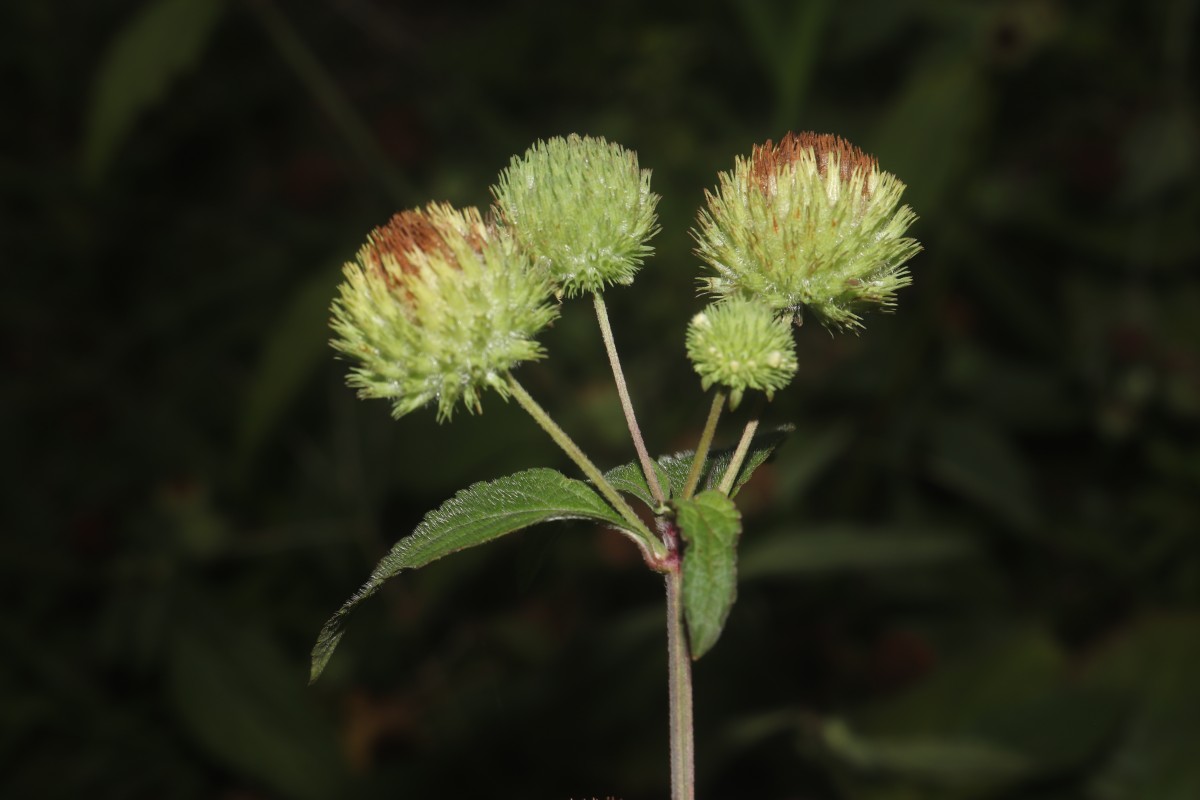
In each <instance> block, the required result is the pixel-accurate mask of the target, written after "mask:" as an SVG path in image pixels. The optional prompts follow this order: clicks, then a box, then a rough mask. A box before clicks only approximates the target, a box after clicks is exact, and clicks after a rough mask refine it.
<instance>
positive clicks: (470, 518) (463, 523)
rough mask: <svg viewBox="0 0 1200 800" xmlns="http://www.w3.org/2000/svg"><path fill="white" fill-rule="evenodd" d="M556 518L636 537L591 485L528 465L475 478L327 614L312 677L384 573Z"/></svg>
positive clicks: (314, 654)
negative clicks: (585, 521) (485, 479)
mask: <svg viewBox="0 0 1200 800" xmlns="http://www.w3.org/2000/svg"><path fill="white" fill-rule="evenodd" d="M560 519H591V520H596V521H597V522H603V523H606V524H608V525H612V526H613V527H614V528H617V529H619V530H621V531H622V532H623V533H625V534H626V535H628V536H630V537H631V538H634V539H637V534H636V533H633V532H631V531H629V529H628V528H629V526H628V523H626V522H625V521H624V520H623V519H622V518H621V516H620V515H619V514H617V512H616V511H614V510H613V509H612V507H610V506H609V505H608V504H607V503H605V502H604V500H603V499H602V498H601V497H600V495H598V494H596V492H595V491H594V490H593V489H592V488H591V487H590V486H588V485H587V484H586V483H584V482H583V481H578V480H574V479H573V478H568V477H566V476H565V475H563V474H561V473H559V472H556V471H555V470H552V469H530V470H525V471H524V472H518V473H516V474H514V475H509V476H507V477H504V478H499V479H497V480H494V481H489V482H486V483H476V484H474V485H473V486H470V487H468V488H466V489H464V490H462V491H461V492H459V493H458V494H456V495H455V496H454V497H452V498H451V499H449V500H447V501H446V502H445V503H443V504H442V505H441V506H440V507H439V508H437V510H435V511H431V512H430V513H429V514H427V515H426V516H425V519H423V520H422V521H421V524H420V525H418V526H417V529H416V530H415V531H413V533H412V534H411V535H409V536H407V537H405V538H404V539H401V540H400V541H399V542H397V543H396V544H395V546H393V547H392V550H391V552H390V553H388V554H387V555H386V556H384V557H383V560H381V561H380V562H379V564H377V565H376V566H375V569H374V571H372V572H371V577H370V578H369V579H368V580H367V582H366V583H364V584H363V585H362V587H361V588H359V590H358V591H357V592H355V593H354V595H353V596H351V598H350V599H349V600H347V601H346V602H345V604H343V605H342V607H341V608H340V609H338V611H337V613H336V614H334V615H333V616H332V617H330V619H329V621H328V622H326V623H325V627H323V628H322V629H321V633H320V634H319V635H318V636H317V643H316V646H314V647H313V651H312V674H311V678H310V682H311V681H315V680H316V679H317V678H318V677H319V676H320V674H321V672H322V670H324V669H325V664H326V663H327V662H328V661H329V657H330V656H331V655H333V651H334V648H336V647H337V644H338V641H339V640H340V639H341V638H342V633H343V627H344V625H345V621H346V617H347V615H348V614H349V613H350V612H351V611H352V610H353V609H354V607H355V606H357V605H358V604H359V603H361V602H362V601H363V600H366V599H367V598H368V597H370V596H371V595H373V594H375V592H377V591H379V588H380V587H381V586H382V585H383V582H384V581H386V580H387V579H388V578H390V577H392V576H393V575H395V574H397V573H398V572H400V571H402V570H406V569H416V568H418V567H423V566H425V565H426V564H429V563H431V562H433V561H436V560H437V559H439V558H441V557H442V556H446V555H449V554H451V553H455V552H457V551H459V550H465V549H466V548H468V547H474V546H475V545H479V544H483V543H484V542H490V541H492V540H493V539H497V538H499V537H501V536H504V535H505V534H508V533H512V532H514V531H519V530H521V529H522V528H528V527H529V526H530V525H536V524H537V523H539V522H551V521H553V520H560Z"/></svg>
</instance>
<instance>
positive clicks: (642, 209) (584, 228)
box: [492, 134, 658, 297]
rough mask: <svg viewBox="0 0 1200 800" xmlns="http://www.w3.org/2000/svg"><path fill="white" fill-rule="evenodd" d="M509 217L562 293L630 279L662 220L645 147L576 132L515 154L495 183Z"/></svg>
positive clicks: (499, 204)
mask: <svg viewBox="0 0 1200 800" xmlns="http://www.w3.org/2000/svg"><path fill="white" fill-rule="evenodd" d="M492 194H493V195H494V196H495V198H496V209H497V211H498V216H499V218H500V221H501V223H502V224H503V225H504V226H505V227H506V228H507V229H508V230H510V231H511V232H512V234H513V237H514V238H515V239H516V240H517V242H518V243H519V244H520V246H521V248H522V249H524V250H525V251H526V252H527V253H529V255H530V256H531V257H532V258H533V260H534V262H535V263H536V264H538V265H539V266H542V265H544V266H545V267H546V269H547V270H548V271H549V273H550V277H551V280H552V281H553V282H554V285H555V290H556V292H557V293H558V294H560V295H564V294H565V295H566V296H567V297H574V296H576V295H579V294H584V293H587V292H599V291H602V290H603V289H604V288H605V287H606V286H608V285H611V284H621V285H627V284H629V283H632V282H633V277H634V275H635V274H636V273H637V271H638V269H639V268H640V267H641V265H642V261H643V259H645V257H646V256H648V255H649V254H650V253H651V252H653V248H651V247H650V246H649V245H648V244H647V242H648V241H649V240H650V238H651V237H652V236H654V234H655V233H657V232H658V226H657V224H656V222H655V219H656V218H655V214H654V208H655V206H656V205H657V203H658V195H656V194H654V193H652V192H651V191H650V171H649V170H640V169H638V160H637V154H636V153H634V152H632V151H629V150H626V149H624V148H623V147H621V146H620V145H617V144H610V143H609V142H607V141H605V140H604V139H594V138H591V137H588V136H583V137H581V136H578V135H575V134H572V135H571V136H569V137H567V138H566V139H563V138H554V139H550V140H549V141H546V142H538V143H537V144H535V145H534V146H533V147H531V148H529V149H528V150H527V151H526V152H525V155H524V156H523V157H520V158H518V157H515V156H514V157H513V159H512V161H511V163H510V164H509V166H508V168H507V169H506V170H504V172H502V173H501V175H500V179H499V182H498V183H497V185H496V186H493V187H492Z"/></svg>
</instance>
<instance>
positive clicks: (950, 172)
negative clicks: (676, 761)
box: [0, 0, 1200, 800]
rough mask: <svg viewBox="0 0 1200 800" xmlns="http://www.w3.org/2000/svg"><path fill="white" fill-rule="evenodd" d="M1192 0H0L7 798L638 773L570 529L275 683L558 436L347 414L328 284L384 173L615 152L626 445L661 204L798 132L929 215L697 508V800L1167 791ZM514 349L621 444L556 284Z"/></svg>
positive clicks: (252, 794)
mask: <svg viewBox="0 0 1200 800" xmlns="http://www.w3.org/2000/svg"><path fill="white" fill-rule="evenodd" d="M1196 17H1197V3H1196V2H1195V0H1163V1H1162V2H1157V3H1137V2H1119V1H1118V0H1091V2H1082V0H1079V1H1078V2H1068V0H992V1H991V2H988V1H987V0H981V1H980V2H973V3H956V2H948V1H947V0H844V2H841V3H832V2H818V1H817V0H813V1H812V2H807V3H788V2H782V0H754V2H745V3H738V2H732V0H730V1H729V2H689V3H682V2H677V1H675V0H672V1H671V2H665V3H654V4H651V3H636V2H633V0H616V2H613V3H608V4H602V5H596V4H583V5H576V4H567V3H559V4H539V3H533V2H527V1H526V2H508V3H488V4H484V3H478V4H470V3H467V4H459V5H448V6H447V5H442V6H438V5H431V4H422V5H418V4H404V3H384V2H380V1H379V0H324V2H316V3H303V4H301V3H284V2H282V0H244V1H243V2H237V3H233V2H225V3H216V2H211V3H206V2H203V0H118V1H117V2H109V3H78V2H76V3H69V2H65V1H64V0H25V1H24V2H21V1H20V0H17V2H11V3H6V4H4V8H3V9H2V10H0V64H2V65H3V72H2V74H3V82H4V106H5V112H4V114H3V119H2V122H0V137H2V140H3V148H0V190H2V191H3V196H4V204H3V205H4V213H3V217H2V218H0V262H2V263H3V266H4V270H3V280H4V290H3V292H0V303H2V304H3V316H2V318H0V319H2V322H0V324H2V326H3V327H2V328H0V357H2V358H3V365H4V367H5V373H6V378H5V380H4V381H3V383H2V384H0V400H2V402H3V413H4V417H5V419H6V420H7V421H8V424H6V425H5V426H4V428H3V433H2V434H0V435H2V437H3V439H2V441H0V444H2V451H3V452H4V453H5V455H6V456H7V460H8V462H9V464H8V466H9V470H8V472H9V475H10V478H9V479H8V480H7V481H6V485H7V486H8V487H9V489H8V491H7V492H6V496H5V500H4V503H3V508H4V512H5V520H4V525H3V530H4V534H5V535H4V537H3V539H2V540H0V548H2V549H0V596H2V597H3V603H2V605H0V609H3V610H2V611H0V707H2V708H3V709H4V714H3V720H4V724H3V727H2V728H0V794H3V795H4V796H5V797H46V798H76V797H97V798H99V797H103V798H109V797H111V798H149V797H154V798H163V797H169V798H176V797H178V798H192V797H195V798H199V797H223V798H300V799H303V798H318V797H341V798H354V797H363V798H370V797H417V798H421V797H465V796H489V797H559V798H566V797H582V796H593V795H594V796H598V797H603V796H608V795H613V796H617V797H623V798H625V799H626V800H633V799H634V798H642V797H659V796H663V795H665V793H666V788H665V787H666V782H667V780H668V775H667V770H666V766H667V763H666V747H667V729H666V720H665V709H666V685H665V684H666V682H665V672H664V670H665V652H664V651H665V648H664V636H663V633H662V620H661V617H662V594H661V586H660V585H659V582H658V580H657V579H656V578H655V577H654V576H652V575H650V574H648V573H647V572H646V571H645V570H644V568H643V566H642V564H641V562H640V558H639V557H638V554H637V552H636V549H635V548H634V547H633V545H631V544H629V543H628V542H625V541H623V540H622V539H620V537H617V536H614V535H613V534H611V533H608V532H604V531H601V530H599V529H592V528H589V527H588V526H587V525H586V524H583V523H571V524H568V523H563V524H561V525H556V526H553V527H547V528H545V529H540V530H535V531H531V532H529V533H526V534H521V535H520V536H514V537H510V538H509V539H507V540H506V541H505V542H504V543H502V544H499V545H496V546H493V547H492V548H488V549H487V551H486V552H475V551H472V552H468V553H463V554H459V555H456V556H455V557H454V558H451V559H447V560H445V561H443V562H439V563H438V564H436V565H434V566H432V567H430V568H429V569H427V570H423V571H421V572H420V573H414V574H412V575H406V576H405V577H404V578H402V579H400V580H397V581H394V582H393V584H394V585H389V586H388V587H387V589H386V590H385V591H383V592H382V593H381V595H380V596H379V597H377V598H375V599H373V600H372V601H371V602H370V603H367V604H364V606H363V608H362V610H361V613H360V614H358V615H356V618H355V620H354V621H353V623H352V624H351V625H350V629H349V635H348V636H347V637H346V640H345V642H344V644H343V646H342V648H341V650H340V651H339V653H338V657H337V658H335V659H334V660H333V661H332V662H331V663H330V667H329V670H328V672H327V674H326V676H325V677H324V678H323V679H322V681H321V683H319V684H318V685H317V686H316V687H315V688H313V689H306V688H304V682H305V677H306V670H307V659H308V650H309V647H310V646H311V644H312V641H313V638H314V636H315V634H316V632H317V631H318V630H319V628H320V626H321V623H322V621H323V620H324V619H325V618H326V617H327V616H328V615H329V613H331V612H332V611H333V610H334V609H335V608H336V607H337V605H338V604H339V603H340V602H341V601H342V600H343V599H344V598H345V597H346V596H347V594H348V593H349V591H351V590H352V589H353V588H354V587H356V586H358V585H359V584H360V583H361V582H362V580H363V579H364V577H365V576H366V575H367V573H368V572H369V570H370V567H371V566H372V565H373V564H374V563H375V561H376V560H377V559H378V557H379V556H381V555H382V554H383V552H385V551H386V549H387V547H388V546H390V544H391V543H392V541H394V540H395V539H396V538H398V537H400V536H401V535H403V534H405V533H407V532H408V531H410V530H411V529H412V528H413V527H414V525H415V524H416V522H418V521H419V520H420V518H421V516H422V514H424V512H425V511H427V510H429V509H431V508H434V507H436V506H437V505H438V504H439V503H441V502H442V501H444V500H445V499H446V498H448V497H450V496H451V495H452V494H453V493H454V491H455V490H456V489H458V488H460V487H462V486H465V485H467V484H468V483H471V482H474V481H478V480H487V479H491V478H495V477H497V476H500V475H504V474H507V473H509V472H512V471H515V470H517V469H521V468H527V467H534V466H553V467H558V468H565V469H569V465H566V464H564V463H563V459H562V458H561V457H560V456H559V455H558V454H557V453H556V452H555V450H554V448H553V445H551V444H550V443H549V441H548V440H546V441H543V440H544V439H545V437H543V436H541V434H540V433H539V432H538V431H537V430H536V429H535V428H534V427H533V426H532V424H531V423H530V422H529V421H528V420H527V419H525V418H524V417H523V415H522V414H521V413H520V412H519V410H517V409H515V408H513V407H509V406H505V405H504V404H502V403H501V402H500V401H498V400H497V399H496V398H492V399H491V401H490V402H488V401H486V400H485V414H484V416H483V417H474V418H473V417H469V416H464V417H463V418H461V419H456V420H455V421H454V423H453V424H452V425H448V426H437V425H435V424H434V422H433V419H432V415H431V414H427V415H420V414H416V415H412V416H410V417H408V418H406V419H404V420H401V421H400V422H393V421H391V420H390V419H389V417H388V413H387V408H386V404H381V403H361V402H358V401H356V400H355V399H354V398H353V397H352V396H351V393H350V392H349V391H348V390H347V389H345V388H344V386H343V383H342V381H343V377H342V376H343V371H344V369H343V368H344V365H343V364H340V363H337V362H336V361H335V360H334V359H333V357H332V355H331V353H330V351H329V350H328V349H327V345H326V344H325V341H326V337H327V333H326V328H325V325H326V318H327V313H328V312H327V306H328V301H329V299H331V296H332V291H331V290H332V286H333V284H334V283H335V282H336V268H337V265H339V264H340V263H341V262H342V261H343V260H344V259H346V258H347V257H348V256H349V255H350V254H352V253H353V251H354V248H355V247H356V246H357V244H358V243H359V241H360V240H361V239H362V237H363V236H364V235H365V233H366V231H368V230H369V229H370V228H371V227H372V226H374V225H377V224H379V223H380V222H381V221H383V220H384V219H386V218H387V216H388V215H389V214H390V213H391V212H393V211H394V210H396V209H398V208H401V207H406V206H412V205H416V204H418V203H423V202H425V201H426V200H428V199H434V198H436V199H444V200H448V201H452V202H455V203H486V202H487V200H488V198H487V195H486V187H487V186H488V185H489V184H490V183H491V182H492V181H493V180H494V179H495V175H496V173H497V172H498V171H499V169H500V168H501V167H503V165H504V164H506V163H507V160H508V158H509V156H511V155H512V154H514V153H519V152H522V151H523V150H524V148H525V147H527V146H528V145H529V144H530V143H531V142H533V141H534V140H535V139H537V138H539V137H546V136H550V135H557V134H566V133H569V132H572V131H578V132H581V133H591V134H594V135H603V136H607V137H609V138H611V139H614V140H616V141H619V142H621V143H622V144H624V145H626V146H628V147H631V148H634V149H636V150H637V151H638V152H639V155H640V159H641V162H642V164H643V165H644V166H646V167H649V168H652V169H653V170H654V184H653V186H654V189H655V191H657V192H659V193H660V194H661V195H662V196H663V198H664V199H663V201H662V205H661V218H662V219H661V221H662V224H663V232H662V234H661V235H660V236H659V237H658V239H657V240H656V242H655V244H656V246H657V249H658V255H657V256H656V257H655V258H654V259H653V260H652V261H651V262H649V264H648V266H647V268H646V269H645V270H644V271H643V273H642V274H641V275H640V276H639V279H638V281H637V283H636V284H635V286H634V288H632V289H626V290H615V291H613V292H611V293H610V297H609V298H608V302H609V305H610V308H611V311H612V314H613V316H614V319H615V321H616V334H617V339H618V345H619V346H620V347H621V349H622V351H623V353H624V354H625V356H626V359H627V363H626V372H627V375H628V377H629V379H630V382H631V385H632V387H633V392H634V396H635V401H636V402H637V404H638V408H639V411H640V414H641V416H642V423H643V429H644V430H646V431H647V432H648V437H649V439H650V444H651V447H652V448H653V449H655V450H657V451H659V452H673V451H675V450H678V449H681V448H684V447H689V446H691V445H692V444H693V443H694V440H695V436H696V433H697V432H698V429H699V427H700V425H701V424H702V422H703V416H704V411H705V406H706V402H705V400H704V398H703V397H702V396H701V395H700V393H699V391H698V385H697V384H698V382H697V380H696V378H695V376H694V375H692V374H690V373H689V371H688V369H687V365H686V362H685V360H684V357H683V343H682V337H683V331H684V327H685V325H686V321H687V320H688V318H689V317H690V316H691V314H693V313H694V312H695V311H696V310H697V309H698V308H699V306H700V302H699V300H697V299H696V298H695V297H694V276H695V274H696V272H697V264H696V260H695V259H694V257H692V256H691V255H690V253H689V250H690V247H691V243H690V241H689V239H688V235H687V230H688V228H689V226H690V225H691V222H692V219H693V215H694V213H695V210H696V208H697V207H698V206H699V205H700V202H701V199H702V192H703V190H704V189H705V188H708V187H711V186H712V185H713V183H714V182H715V176H716V172H717V171H718V170H719V169H725V168H728V167H729V166H730V165H731V164H732V160H733V156H734V155H735V154H739V153H746V152H748V151H749V148H750V146H751V144H752V143H755V142H759V141H762V140H764V139H766V138H768V137H771V138H778V137H779V136H780V135H782V133H783V132H784V131H785V130H786V129H788V128H797V129H813V130H817V131H832V132H837V133H840V134H842V135H845V136H847V137H848V138H850V139H851V140H852V141H855V142H856V143H858V144H861V145H862V146H864V147H865V148H867V149H868V150H870V151H872V152H874V153H875V154H876V155H877V156H878V157H879V159H880V161H881V163H882V165H883V166H884V168H886V169H888V170H890V171H893V172H895V173H896V174H897V175H899V176H900V177H901V178H902V179H903V180H905V181H906V182H907V183H908V184H909V186H910V191H909V194H908V196H907V197H908V200H909V202H910V203H911V204H912V205H913V207H914V208H915V209H916V210H917V212H918V213H919V214H920V215H921V216H922V220H921V222H920V223H918V229H917V230H916V235H917V236H918V237H919V238H920V239H921V240H922V242H923V243H924V245H925V249H926V252H925V253H924V254H922V255H921V256H919V257H918V259H917V260H916V262H915V263H914V264H913V274H914V279H915V282H914V286H913V287H912V288H911V289H908V290H905V292H903V293H902V295H901V297H900V306H899V310H898V313H897V314H896V315H894V316H890V317H875V318H873V319H871V320H869V321H868V327H867V330H866V331H865V332H864V333H863V334H862V336H861V337H858V338H855V337H845V336H840V337H837V338H832V337H830V336H828V335H827V334H826V333H825V332H823V331H821V330H819V329H818V328H816V327H814V326H806V327H805V328H803V329H801V331H800V339H799V352H800V354H801V373H800V378H799V381H798V383H799V384H800V385H799V386H795V385H793V387H792V388H791V389H789V390H788V391H787V392H786V393H784V394H783V395H782V396H781V397H779V398H777V399H776V402H775V403H774V404H773V406H772V407H771V410H770V414H769V416H770V419H769V420H768V423H769V424H779V423H782V422H788V421H794V422H795V423H796V425H797V430H796V432H795V433H794V434H793V435H792V436H791V437H790V439H789V440H788V442H787V444H786V445H785V446H784V447H783V448H781V449H780V451H779V453H778V456H777V458H776V459H775V460H774V461H773V462H772V463H770V464H768V465H767V466H764V467H763V468H762V469H761V470H760V471H759V472H758V473H757V474H756V476H755V479H754V480H753V481H752V482H750V483H749V484H748V485H747V486H746V488H745V490H744V491H743V493H742V497H743V498H744V500H743V503H742V506H743V511H744V513H745V517H746V531H747V533H746V535H745V536H744V537H743V540H742V546H743V554H742V563H743V565H744V566H745V572H746V574H745V576H744V578H745V579H744V580H743V582H742V584H741V586H740V588H739V601H738V604H737V605H736V606H735V607H734V608H733V611H732V613H731V615H730V618H729V622H728V625H727V627H726V629H725V632H724V634H723V636H722V639H721V641H720V642H719V644H718V646H717V647H715V648H714V649H713V650H712V652H711V653H710V654H709V655H708V656H707V657H706V658H705V659H704V661H703V662H702V663H700V664H699V665H698V667H697V670H696V697H697V725H698V762H699V763H698V769H699V780H700V793H701V796H703V797H706V798H721V797H730V798H741V797H762V798H770V797H777V798H785V797H789V798H795V797H811V798H846V799H847V800H858V798H865V799H868V800H876V799H879V800H884V799H886V800H899V799H901V798H946V799H947V800H951V799H953V800H957V799H958V798H975V797H987V798H1001V799H1013V800H1015V799H1016V798H1022V800H1038V799H1039V798H1047V800H1048V799H1049V798H1055V800H1064V798H1079V799H1080V800H1144V799H1145V798H1153V800H1185V798H1186V799H1187V800H1191V798H1195V797H1200V760H1198V759H1196V758H1195V755H1196V753H1198V752H1200V682H1197V681H1196V679H1195V665H1196V664H1197V663H1200V536H1198V532H1200V499H1198V498H1200V437H1197V436H1196V435H1195V433H1196V430H1197V429H1198V427H1197V422H1198V421H1200V420H1198V418H1200V314H1197V313H1196V309H1197V308H1198V307H1200V277H1198V275H1197V272H1196V269H1195V267H1196V264H1197V263H1198V261H1200V226H1198V225H1197V224H1196V221H1197V220H1198V219H1200V190H1198V188H1197V186H1198V183H1197V177H1198V175H1197V159H1198V158H1200V153H1198V149H1200V146H1198V143H1200V135H1198V134H1200V125H1198V120H1200V117H1198V106H1197V92H1196V78H1197V67H1196V53H1195V49H1194V42H1195V36H1194V31H1195V30H1196V27H1197V26H1196V22H1197V20H1196ZM546 344H547V346H548V348H549V350H550V353H551V358H550V359H549V360H548V361H547V362H545V363H543V364H539V365H536V366H532V367H528V368H527V369H523V370H522V376H521V377H522V381H524V382H525V383H526V385H527V386H529V387H530V389H531V390H532V391H533V392H534V393H535V394H536V395H537V396H538V397H539V399H542V400H544V401H546V402H547V403H549V404H550V405H551V406H552V410H555V411H556V412H557V416H558V417H559V420H560V422H561V423H562V424H563V426H564V427H566V428H567V429H568V430H570V431H572V432H578V434H579V436H580V437H581V439H582V440H583V441H582V444H583V445H584V446H585V449H587V450H588V451H589V452H590V453H592V454H593V455H594V456H595V457H596V459H597V460H598V462H599V463H600V464H601V465H604V466H610V465H616V464H620V463H624V462H626V461H628V460H629V459H630V457H631V453H630V448H629V446H628V444H627V440H626V437H625V435H624V434H623V432H622V431H623V427H622V420H621V416H620V412H619V410H618V408H617V405H616V402H615V399H614V397H613V392H612V390H611V384H610V383H609V381H608V378H607V373H606V365H605V362H604V359H603V355H602V348H601V344H600V340H599V336H598V334H597V333H596V332H595V326H594V322H593V321H592V320H591V319H590V318H589V316H588V313H587V309H586V307H583V306H580V307H575V306H572V307H569V308H568V309H567V310H566V314H565V316H564V318H563V319H562V320H561V321H560V322H559V323H558V324H557V325H556V327H555V329H554V330H553V331H551V333H550V335H549V336H548V337H547V338H546ZM735 423H736V419H734V420H731V421H729V425H730V427H728V428H727V429H726V431H725V436H726V437H728V438H732V437H733V436H734V435H735V428H734V427H733V426H734V424H735ZM727 443H728V442H722V444H727ZM560 533H561V534H566V533H570V534H572V535H559V534H560Z"/></svg>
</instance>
